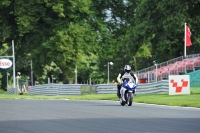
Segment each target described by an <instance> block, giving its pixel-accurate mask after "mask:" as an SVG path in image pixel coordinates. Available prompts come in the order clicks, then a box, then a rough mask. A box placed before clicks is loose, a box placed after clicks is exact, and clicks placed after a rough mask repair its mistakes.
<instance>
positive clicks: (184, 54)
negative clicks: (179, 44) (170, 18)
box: [184, 23, 187, 57]
mask: <svg viewBox="0 0 200 133" xmlns="http://www.w3.org/2000/svg"><path fill="white" fill-rule="evenodd" d="M184 41H185V43H184V57H186V42H187V40H186V23H185V36H184Z"/></svg>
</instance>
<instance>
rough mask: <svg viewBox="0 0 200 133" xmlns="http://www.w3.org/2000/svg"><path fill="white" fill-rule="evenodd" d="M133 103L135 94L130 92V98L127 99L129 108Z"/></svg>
mask: <svg viewBox="0 0 200 133" xmlns="http://www.w3.org/2000/svg"><path fill="white" fill-rule="evenodd" d="M132 102H133V93H132V92H128V98H127V104H128V106H131V105H132Z"/></svg>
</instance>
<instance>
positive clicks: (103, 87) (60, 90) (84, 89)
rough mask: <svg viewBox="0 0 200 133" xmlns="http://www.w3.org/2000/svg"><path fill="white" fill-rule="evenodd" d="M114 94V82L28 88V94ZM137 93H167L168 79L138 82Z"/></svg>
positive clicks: (115, 91)
mask: <svg viewBox="0 0 200 133" xmlns="http://www.w3.org/2000/svg"><path fill="white" fill-rule="evenodd" d="M92 93H93V94H116V93H117V85H116V84H97V85H84V84H44V85H35V86H32V87H31V88H30V91H29V94H30V95H83V94H92ZM136 93H137V94H151V93H168V81H167V80H162V81H159V82H157V83H147V84H139V85H138V88H137V90H136Z"/></svg>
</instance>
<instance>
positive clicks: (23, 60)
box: [0, 0, 200, 88]
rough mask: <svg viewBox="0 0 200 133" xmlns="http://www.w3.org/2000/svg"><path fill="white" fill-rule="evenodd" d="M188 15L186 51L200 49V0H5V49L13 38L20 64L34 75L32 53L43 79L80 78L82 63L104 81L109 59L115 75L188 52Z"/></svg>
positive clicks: (1, 38) (84, 75)
mask: <svg viewBox="0 0 200 133" xmlns="http://www.w3.org/2000/svg"><path fill="white" fill-rule="evenodd" d="M185 22H186V23H187V25H188V26H189V27H190V30H191V32H192V43H193V45H192V46H191V47H188V48H187V53H188V54H194V53H199V49H200V43H199V42H200V37H199V36H200V34H199V32H200V26H199V22H200V0H168V1H166V0H110V1H108V0H56V1H50V0H29V1H27V0H17V1H13V0H1V1H0V25H1V26H0V42H1V43H0V45H1V48H0V53H1V56H8V55H12V49H11V48H10V46H11V40H14V41H15V58H16V72H21V73H22V75H23V76H24V77H25V76H29V77H31V75H30V74H31V69H30V67H31V66H30V61H31V60H32V61H33V72H34V81H38V82H39V83H47V79H48V78H50V79H51V78H52V77H54V78H55V80H56V82H61V83H74V80H75V68H76V67H77V70H78V73H77V75H78V83H86V82H89V81H90V80H91V81H92V82H96V83H97V82H98V83H105V82H107V64H108V62H110V61H112V62H113V63H114V64H113V65H112V66H110V81H112V80H114V79H116V76H117V73H118V72H119V71H120V70H121V69H123V67H124V65H125V64H130V65H131V66H132V68H133V70H134V71H137V70H140V69H143V68H145V67H149V66H152V61H153V60H155V59H156V60H158V61H159V62H162V61H166V60H169V59H172V58H175V57H179V56H182V55H183V54H184V53H183V52H184V49H183V48H184V24H185ZM4 51H6V52H4ZM7 72H9V73H12V68H10V69H7V70H3V69H1V71H0V78H2V80H1V81H2V85H3V86H2V87H1V88H5V86H6V73H7ZM50 81H52V80H50ZM0 84H1V83H0Z"/></svg>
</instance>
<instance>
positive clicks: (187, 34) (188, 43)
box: [185, 25, 192, 46]
mask: <svg viewBox="0 0 200 133" xmlns="http://www.w3.org/2000/svg"><path fill="white" fill-rule="evenodd" d="M190 37H191V32H190V28H189V27H188V26H187V25H186V38H185V39H186V46H192V42H191V39H190Z"/></svg>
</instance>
